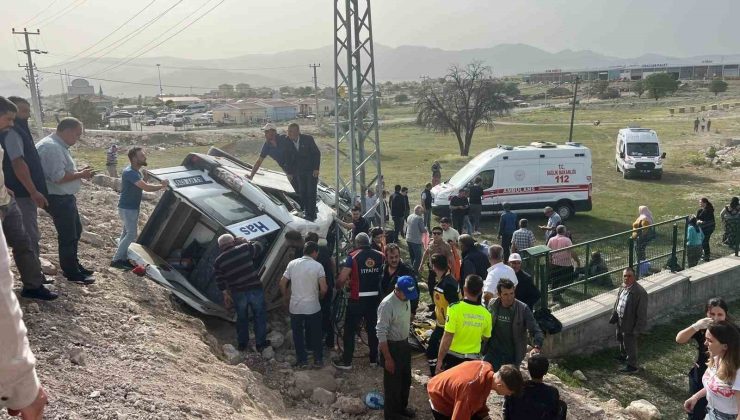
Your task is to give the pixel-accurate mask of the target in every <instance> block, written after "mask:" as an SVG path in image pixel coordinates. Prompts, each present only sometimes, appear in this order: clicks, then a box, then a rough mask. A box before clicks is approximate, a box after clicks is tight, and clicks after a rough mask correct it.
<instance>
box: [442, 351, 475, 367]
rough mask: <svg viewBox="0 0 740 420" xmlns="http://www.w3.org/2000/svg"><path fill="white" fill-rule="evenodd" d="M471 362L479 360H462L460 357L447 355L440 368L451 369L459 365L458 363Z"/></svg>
mask: <svg viewBox="0 0 740 420" xmlns="http://www.w3.org/2000/svg"><path fill="white" fill-rule="evenodd" d="M471 360H479V359H462V358H460V357H457V356H454V355H452V354H449V353H447V354H446V355H445V358H444V360H443V361H442V367H443V368H444V370H447V369H452V368H454V367H455V366H457V365H459V364H460V363H463V362H469V361H471Z"/></svg>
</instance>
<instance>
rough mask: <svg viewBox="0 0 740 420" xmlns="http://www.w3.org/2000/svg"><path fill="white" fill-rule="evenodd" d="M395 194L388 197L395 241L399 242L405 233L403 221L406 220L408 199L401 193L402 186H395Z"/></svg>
mask: <svg viewBox="0 0 740 420" xmlns="http://www.w3.org/2000/svg"><path fill="white" fill-rule="evenodd" d="M393 190H394V191H393V194H391V196H390V198H389V199H388V204H389V205H390V208H391V217H392V218H393V242H397V241H398V238H399V236H401V235H403V223H404V221H405V220H406V219H405V218H404V214H405V213H406V199H405V198H404V196H403V195H402V194H401V186H400V185H396V186H394V187H393Z"/></svg>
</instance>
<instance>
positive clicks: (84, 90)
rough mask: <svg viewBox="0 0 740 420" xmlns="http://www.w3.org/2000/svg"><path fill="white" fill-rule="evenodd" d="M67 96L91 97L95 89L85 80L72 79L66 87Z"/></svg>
mask: <svg viewBox="0 0 740 420" xmlns="http://www.w3.org/2000/svg"><path fill="white" fill-rule="evenodd" d="M67 95H69V96H93V95H95V87H94V86H92V85H90V82H88V81H87V80H85V79H73V80H72V81H71V82H70V83H69V86H67Z"/></svg>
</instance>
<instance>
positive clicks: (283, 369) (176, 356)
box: [0, 176, 657, 420]
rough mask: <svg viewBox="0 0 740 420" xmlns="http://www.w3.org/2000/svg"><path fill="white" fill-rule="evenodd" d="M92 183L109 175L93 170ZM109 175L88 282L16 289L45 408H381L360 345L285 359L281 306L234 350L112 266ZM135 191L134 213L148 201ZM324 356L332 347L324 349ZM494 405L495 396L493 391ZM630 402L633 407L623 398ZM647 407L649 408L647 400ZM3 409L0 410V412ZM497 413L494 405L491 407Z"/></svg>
mask: <svg viewBox="0 0 740 420" xmlns="http://www.w3.org/2000/svg"><path fill="white" fill-rule="evenodd" d="M97 183H99V184H105V185H108V186H115V184H114V183H112V182H111V181H110V180H107V179H105V178H102V176H98V178H97ZM108 186H99V185H92V184H86V185H85V186H84V187H83V190H82V191H81V192H80V193H79V195H78V204H79V208H80V212H81V214H82V217H83V223H84V225H85V229H86V233H85V235H84V236H83V241H82V243H81V244H80V257H81V260H82V263H83V265H85V266H87V267H89V268H92V269H94V270H95V271H96V272H97V273H96V278H97V282H96V283H95V284H94V285H90V286H79V285H76V284H70V283H68V282H66V281H65V280H64V279H63V278H62V277H61V275H58V274H57V275H56V276H55V280H56V281H55V283H54V285H52V286H51V287H53V288H54V289H55V290H56V291H57V292H59V294H60V298H59V299H58V300H56V301H54V302H36V301H30V300H26V299H21V306H22V308H23V310H24V313H25V316H24V319H25V322H26V325H27V327H28V330H29V340H30V343H31V347H32V349H33V351H34V353H35V355H36V357H37V359H38V365H37V371H38V373H39V376H40V378H41V381H42V382H43V384H44V386H45V387H46V389H47V392H48V393H49V400H50V404H49V407H48V410H47V413H48V414H47V416H46V418H50V419H191V418H206V419H330V418H332V419H333V418H357V419H380V418H382V412H378V411H370V410H368V409H367V408H366V407H365V405H364V404H363V403H362V401H361V399H360V398H361V397H363V396H364V395H365V394H366V393H367V392H369V391H373V390H379V391H382V369H381V368H371V367H370V366H369V363H368V361H367V359H366V358H364V357H362V356H363V351H365V352H366V349H361V348H360V349H358V355H359V356H360V357H358V358H357V359H356V362H355V364H354V365H355V366H354V369H353V370H352V371H349V372H347V373H344V372H342V373H340V372H337V371H336V370H335V369H334V368H332V367H331V366H328V367H325V368H323V369H321V370H301V371H296V370H293V369H291V367H290V365H291V362H293V361H294V352H293V350H292V338H291V335H290V330H289V326H288V325H289V323H288V319H287V317H286V314H285V313H272V314H271V315H270V322H269V327H270V338H271V339H272V342H273V347H271V348H268V349H267V350H266V351H265V352H263V353H262V354H259V353H256V352H254V351H251V352H247V353H245V354H240V353H238V352H236V351H235V350H234V348H233V346H232V345H231V344H232V343H234V332H233V326H232V325H231V324H228V323H226V322H223V321H219V320H215V319H210V318H204V317H200V316H198V315H196V314H194V313H193V312H192V311H190V310H188V309H187V308H184V307H182V306H181V305H180V304H179V303H178V302H176V301H175V300H174V299H173V298H172V297H171V296H170V295H169V293H168V292H166V291H165V290H164V289H162V288H161V287H159V286H157V285H156V284H155V283H154V282H152V281H149V280H147V279H146V278H141V277H137V276H136V275H134V274H132V273H123V272H121V271H118V270H115V269H111V268H109V267H108V263H109V260H110V257H111V255H112V254H113V252H114V246H115V244H114V237H115V236H116V235H117V233H118V232H119V231H120V223H119V220H118V216H117V213H116V203H117V199H118V194H117V193H116V192H115V191H114V190H113V189H111V188H109V187H108ZM156 198H157V197H156V196H153V195H152V196H148V197H147V200H145V201H144V202H143V207H142V213H143V214H142V217H141V218H140V220H141V222H142V227H143V223H144V222H145V221H146V219H147V217H146V215H148V214H150V213H151V211H152V210H153V208H154V204H155V203H156ZM40 215H41V217H40V224H41V227H42V232H43V234H42V236H43V238H42V243H41V249H42V254H43V257H44V258H45V259H46V260H48V261H49V262H50V263H51V264H49V266H48V267H47V270H49V272H50V273H51V272H53V271H54V269H53V267H51V265H56V264H57V256H56V241H55V240H54V238H55V236H56V233H55V231H54V227H53V225H52V223H51V219H50V218H49V217H48V216H47V215H46V214H45V213H43V212H40ZM326 360H330V358H328V357H327V358H326ZM414 366H415V369H414V375H413V377H414V380H413V388H412V393H411V395H412V396H411V399H412V401H411V403H412V405H413V406H415V407H417V408H419V409H420V413H419V414H420V415H419V416H418V418H421V419H427V418H430V416H429V415H428V411H427V399H426V393H425V384H426V382H427V381H428V377H427V376H426V375H425V373H426V362H425V360H424V359H423V356H421V355H418V356H416V357H415V359H414ZM548 381H549V382H551V383H553V384H555V385H556V386H558V388H560V390H561V396H562V398H563V399H564V400H565V401H566V402H568V405H569V412H570V415H569V418H573V419H589V420H596V419H631V418H641V419H642V418H644V419H647V418H657V417H654V415H655V414H654V413H653V415H652V416H650V415H649V410H650V407H643V408H639V409H635V413H639V416H634V417H633V416H632V415H630V414H628V410H626V409H623V408H622V407H621V406H620V405H619V403H618V402H617V401H616V400H611V401H609V402H600V401H598V400H596V399H594V398H593V397H592V394H591V392H590V391H588V390H585V389H570V388H568V387H566V386H565V385H563V384H562V382H561V381H560V380H559V379H558V378H556V377H554V376H551V377H548ZM489 403H490V406H491V407H492V410H493V412H494V413H496V414H497V413H499V407H500V405H501V399H500V398H498V397H497V396H491V397H490V399H489ZM630 410H631V409H630ZM656 411H657V410H656ZM4 418H6V416H5V415H4V414H0V419H4ZM494 418H496V416H494Z"/></svg>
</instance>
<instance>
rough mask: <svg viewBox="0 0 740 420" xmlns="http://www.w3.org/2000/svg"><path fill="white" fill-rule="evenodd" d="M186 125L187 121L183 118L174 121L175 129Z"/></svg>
mask: <svg viewBox="0 0 740 420" xmlns="http://www.w3.org/2000/svg"><path fill="white" fill-rule="evenodd" d="M184 124H185V120H184V119H182V118H179V117H178V118H175V119H174V120H172V126H173V127H182V126H183V125H184Z"/></svg>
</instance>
